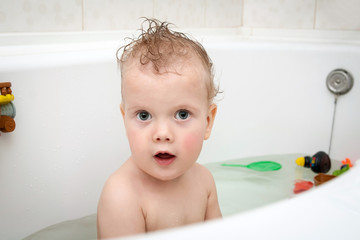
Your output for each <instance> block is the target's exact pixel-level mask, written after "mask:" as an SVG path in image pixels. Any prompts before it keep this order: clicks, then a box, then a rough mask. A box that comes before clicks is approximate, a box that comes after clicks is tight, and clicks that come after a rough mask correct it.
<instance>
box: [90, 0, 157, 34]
mask: <svg viewBox="0 0 360 240" xmlns="http://www.w3.org/2000/svg"><path fill="white" fill-rule="evenodd" d="M83 1H84V30H92V31H97V30H120V29H134V30H136V29H138V28H139V27H140V23H141V22H142V20H140V19H139V18H140V17H152V16H153V10H154V5H153V0H131V1H129V0H83Z"/></svg>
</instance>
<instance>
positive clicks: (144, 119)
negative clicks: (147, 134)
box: [137, 111, 151, 121]
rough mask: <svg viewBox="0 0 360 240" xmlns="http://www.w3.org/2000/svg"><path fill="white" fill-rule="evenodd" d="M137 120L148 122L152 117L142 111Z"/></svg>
mask: <svg viewBox="0 0 360 240" xmlns="http://www.w3.org/2000/svg"><path fill="white" fill-rule="evenodd" d="M137 118H138V119H139V120H141V121H147V120H149V119H151V115H150V113H148V112H146V111H141V112H139V113H138V114H137Z"/></svg>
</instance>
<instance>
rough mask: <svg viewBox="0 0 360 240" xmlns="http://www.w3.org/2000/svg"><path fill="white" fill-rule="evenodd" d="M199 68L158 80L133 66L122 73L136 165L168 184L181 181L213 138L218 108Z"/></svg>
mask: <svg viewBox="0 0 360 240" xmlns="http://www.w3.org/2000/svg"><path fill="white" fill-rule="evenodd" d="M202 69H203V68H202V66H201V64H200V63H198V64H196V63H191V64H190V63H188V64H186V65H183V66H182V67H179V68H178V69H176V70H177V72H178V73H179V74H176V73H163V74H155V73H153V71H152V70H151V68H150V66H148V65H146V66H139V64H136V63H131V64H129V65H128V66H126V70H125V72H123V83H122V84H123V86H122V87H123V89H122V90H123V91H122V92H123V96H122V97H123V103H122V105H121V111H122V114H123V117H124V123H125V128H126V132H127V137H128V140H129V144H130V149H131V153H132V156H131V158H132V160H133V161H134V162H135V164H136V165H137V167H138V168H139V169H141V170H142V171H143V172H145V173H146V174H148V175H150V176H152V177H154V178H156V179H159V180H163V181H168V180H172V179H176V178H178V177H179V176H182V175H183V174H184V173H185V172H186V171H187V170H188V169H190V168H191V167H192V165H193V164H194V163H195V162H196V160H197V158H198V156H199V154H200V151H201V148H202V144H203V140H204V139H207V138H208V137H209V136H210V132H211V128H212V124H213V120H214V118H215V114H216V105H215V104H212V105H210V106H209V103H208V96H207V88H206V83H205V79H204V73H203V70H202Z"/></svg>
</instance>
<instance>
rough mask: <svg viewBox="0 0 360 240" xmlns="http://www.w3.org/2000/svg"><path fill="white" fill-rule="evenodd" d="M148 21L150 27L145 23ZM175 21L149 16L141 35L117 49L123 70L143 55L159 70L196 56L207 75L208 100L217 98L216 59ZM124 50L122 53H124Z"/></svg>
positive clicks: (156, 71)
mask: <svg viewBox="0 0 360 240" xmlns="http://www.w3.org/2000/svg"><path fill="white" fill-rule="evenodd" d="M146 25H147V28H145V27H144V26H146ZM170 25H172V24H170V23H168V22H161V21H159V20H157V19H149V18H145V20H144V21H143V23H142V27H141V29H140V31H141V34H140V35H139V37H137V38H132V39H130V43H128V44H126V45H124V46H122V47H121V48H119V49H118V50H117V52H116V56H117V60H118V63H119V66H120V70H121V73H122V74H123V69H124V65H126V63H127V61H128V60H129V59H139V61H140V63H141V65H147V64H149V63H150V64H152V67H153V70H154V72H155V73H157V74H162V73H164V70H165V72H169V71H168V68H169V67H171V66H172V65H173V64H174V63H177V62H179V61H180V60H186V58H187V57H190V56H193V55H194V54H195V56H196V57H198V59H199V60H200V61H201V63H202V65H203V67H204V69H205V72H206V76H208V77H207V78H208V79H207V84H206V85H207V91H208V100H209V101H210V102H212V101H213V99H214V97H215V96H216V95H217V94H218V93H219V89H218V88H217V87H215V84H214V69H213V63H212V61H211V59H210V57H209V56H208V54H207V52H206V51H205V49H204V47H203V46H202V45H201V44H200V43H199V42H197V41H196V40H192V39H190V38H189V37H188V36H187V35H186V34H184V33H181V32H176V31H173V30H170V29H169V26H170ZM121 51H122V54H121V56H119V55H120V53H121Z"/></svg>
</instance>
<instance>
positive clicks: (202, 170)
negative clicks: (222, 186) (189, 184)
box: [194, 163, 215, 187]
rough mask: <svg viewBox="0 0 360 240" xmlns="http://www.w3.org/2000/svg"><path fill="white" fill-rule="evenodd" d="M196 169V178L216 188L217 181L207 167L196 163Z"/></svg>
mask: <svg viewBox="0 0 360 240" xmlns="http://www.w3.org/2000/svg"><path fill="white" fill-rule="evenodd" d="M194 169H195V171H196V176H197V177H198V178H200V179H201V180H202V181H203V182H204V183H205V184H206V185H207V186H211V187H215V181H214V177H213V175H212V173H211V172H210V171H209V169H207V168H206V167H205V166H203V165H201V164H199V163H195V165H194Z"/></svg>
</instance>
